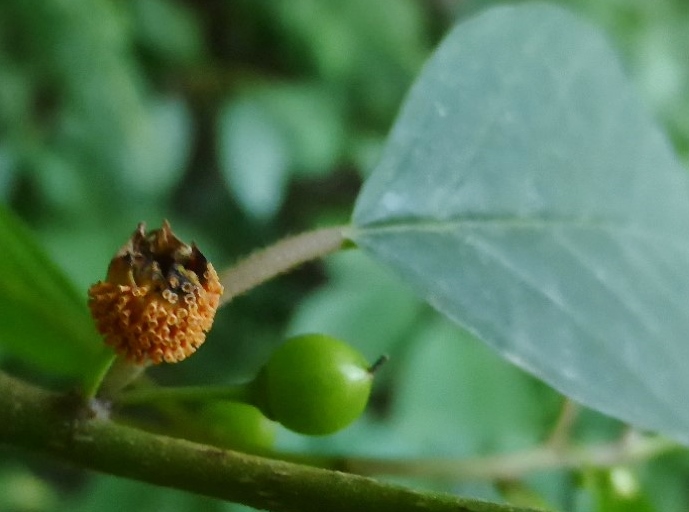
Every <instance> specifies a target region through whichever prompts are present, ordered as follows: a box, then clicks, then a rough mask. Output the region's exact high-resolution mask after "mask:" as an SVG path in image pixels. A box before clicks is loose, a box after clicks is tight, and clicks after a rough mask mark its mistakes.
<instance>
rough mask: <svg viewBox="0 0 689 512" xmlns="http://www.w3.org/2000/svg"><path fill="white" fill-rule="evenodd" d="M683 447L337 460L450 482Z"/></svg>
mask: <svg viewBox="0 0 689 512" xmlns="http://www.w3.org/2000/svg"><path fill="white" fill-rule="evenodd" d="M679 449H682V447H681V446H679V445H678V444H677V443H676V442H674V441H671V440H668V439H664V438H660V437H644V436H640V435H636V436H632V437H629V438H627V437H625V438H624V439H623V440H622V441H620V442H613V443H606V444H598V445H593V446H584V447H567V448H563V449H559V448H557V447H553V446H552V445H549V444H545V445H542V446H537V447H536V448H532V449H529V450H525V451H522V452H516V453H512V454H507V455H495V456H489V457H480V458H475V459H464V460H450V459H411V460H410V459H406V460H380V459H367V458H348V459H343V460H342V461H340V466H341V467H344V468H345V469H346V470H347V471H351V472H353V473H357V474H362V475H372V474H375V475H404V476H411V477H424V478H430V479H444V480H448V479H449V480H452V481H478V480H489V481H495V480H503V479H504V480H513V479H519V478H522V477H524V476H525V475H527V474H529V473H534V472H537V471H545V470H552V469H577V468H585V467H612V466H618V465H626V464H632V463H635V462H641V461H644V460H648V459H651V458H654V457H657V456H659V455H662V454H664V453H668V452H671V451H675V450H679Z"/></svg>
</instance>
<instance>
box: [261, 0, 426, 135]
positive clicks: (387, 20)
mask: <svg viewBox="0 0 689 512" xmlns="http://www.w3.org/2000/svg"><path fill="white" fill-rule="evenodd" d="M272 10H273V12H272V15H273V16H275V18H276V19H277V20H279V23H278V28H279V29H281V30H282V33H283V34H284V35H283V39H284V41H285V43H286V46H287V47H288V48H293V49H295V50H296V51H294V55H293V57H292V58H294V59H295V60H296V59H298V62H299V65H300V66H303V65H304V63H310V64H312V65H313V67H315V69H316V71H317V72H318V74H319V76H321V77H322V78H323V79H325V80H327V81H329V82H331V83H335V84H337V85H338V87H344V88H346V89H348V90H349V92H350V94H351V98H352V100H353V102H355V103H356V104H359V105H361V106H362V107H363V108H362V110H363V111H365V112H366V113H367V114H368V116H370V117H372V118H374V119H385V122H386V123H387V122H388V119H389V116H390V115H392V113H393V112H394V111H395V109H396V108H397V107H398V105H399V100H400V99H401V97H402V95H403V93H404V89H405V88H406V86H407V84H408V83H409V82H410V81H411V80H412V77H413V76H414V73H416V71H417V69H418V68H419V67H420V65H421V64H422V62H423V59H424V57H425V55H426V52H427V47H428V41H427V40H426V31H427V27H426V23H425V22H426V20H425V16H424V14H423V12H422V10H421V8H420V5H419V4H418V3H417V2H414V1H413V0H378V1H376V2H369V1H368V0H347V1H344V2H343V1H340V0H280V1H278V2H275V7H274V8H273V9H272Z"/></svg>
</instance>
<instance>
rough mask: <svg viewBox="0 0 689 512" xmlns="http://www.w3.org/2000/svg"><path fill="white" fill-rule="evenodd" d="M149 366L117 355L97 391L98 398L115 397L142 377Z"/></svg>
mask: <svg viewBox="0 0 689 512" xmlns="http://www.w3.org/2000/svg"><path fill="white" fill-rule="evenodd" d="M147 367H148V365H147V364H134V363H131V362H129V361H127V360H126V359H125V358H123V357H116V358H115V360H114V362H113V363H112V364H111V365H110V367H109V368H108V371H107V372H106V373H105V375H104V377H103V380H102V382H101V385H100V388H99V389H98V393H97V396H98V398H102V399H112V398H114V397H115V396H116V395H117V394H118V393H119V392H120V391H121V390H123V389H124V388H126V387H127V386H128V385H129V384H131V383H132V382H134V381H135V380H136V379H137V378H138V377H140V376H141V374H142V373H143V372H144V371H146V368H147Z"/></svg>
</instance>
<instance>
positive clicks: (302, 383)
mask: <svg viewBox="0 0 689 512" xmlns="http://www.w3.org/2000/svg"><path fill="white" fill-rule="evenodd" d="M372 381H373V374H372V373H371V371H370V369H369V365H368V363H367V362H366V360H365V359H364V357H363V356H362V355H361V354H360V353H359V352H357V351H356V350H355V349H354V348H352V347H350V346H349V345H347V344H346V343H344V342H342V341H339V340H337V339H335V338H332V337H330V336H325V335H322V334H305V335H301V336H296V337H294V338H290V339H288V340H287V341H285V343H284V344H282V345H281V346H279V347H278V348H277V349H276V350H275V352H274V353H273V355H272V356H271V358H270V360H269V361H268V362H267V363H266V365H265V366H264V367H263V368H262V369H261V371H260V372H259V374H258V376H257V377H256V379H255V380H254V381H253V383H252V391H253V398H254V403H255V404H256V405H257V407H259V408H260V409H261V410H262V411H263V413H264V414H265V415H266V416H268V417H269V418H271V419H273V420H275V421H278V422H280V423H282V424H283V425H284V426H285V427H287V428H288V429H290V430H293V431H295V432H299V433H300V434H308V435H325V434H332V433H333V432H336V431H338V430H340V429H342V428H344V427H346V426H347V425H349V424H350V423H352V422H353V421H354V420H356V419H357V418H358V417H359V416H361V413H362V412H363V411H364V408H365V407H366V403H367V402H368V397H369V395H370V393H371V384H372Z"/></svg>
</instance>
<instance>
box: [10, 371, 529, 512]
mask: <svg viewBox="0 0 689 512" xmlns="http://www.w3.org/2000/svg"><path fill="white" fill-rule="evenodd" d="M81 407H83V406H81V405H80V404H78V403H75V402H74V397H70V396H64V395H58V394H54V393H49V392H46V391H44V390H41V389H39V388H36V387H34V386H30V385H28V384H25V383H23V382H21V381H19V380H17V379H13V378H11V377H8V376H6V375H4V374H2V373H0V417H2V418H3V419H4V421H2V422H0V444H4V443H9V444H12V445H14V446H17V447H25V448H28V449H32V450H34V451H36V452H38V453H41V454H43V455H50V456H53V457H57V458H59V459H62V460H64V461H67V462H71V463H73V464H78V465H80V466H82V467H85V468H89V469H93V470H96V471H102V472H106V473H110V474H113V475H117V476H121V477H125V478H132V479H136V480H141V481H143V482H148V483H153V484H156V485H160V486H164V487H175V488H177V489H180V490H187V491H191V492H194V493H197V494H203V495H205V496H211V497H215V498H219V499H223V500H228V501H237V502H240V503H243V504H246V505H249V506H253V507H256V508H262V509H268V510H273V511H276V512H297V511H298V512H311V511H319V512H320V511H322V510H328V511H330V512H349V511H351V510H380V511H381V512H392V511H394V512H422V511H423V512H445V511H448V512H449V511H452V512H527V511H528V510H533V509H526V508H520V507H510V506H505V505H498V504H492V503H486V502H481V501H476V500H472V499H464V498H458V497H456V496H452V495H449V494H441V493H434V492H423V491H416V490H411V489H406V488H404V487H400V486H396V485H391V484H387V483H381V482H377V481H375V480H373V479H371V478H366V477H361V476H357V475H351V474H347V473H342V472H338V471H329V470H324V469H317V468H312V467H308V466H302V465H298V464H293V463H288V462H282V461H277V460H271V459H267V458H262V457H257V456H255V455H247V454H243V453H239V452H232V451H223V450H221V449H219V448H214V447H211V446H206V445H200V444H196V443H191V442H189V441H184V440H179V439H172V438H169V437H164V436H157V435H153V434H149V433H146V432H143V431H140V430H136V429H133V428H129V427H125V426H122V425H118V424H116V423H114V422H112V421H109V420H107V419H104V418H102V417H99V416H97V415H96V416H94V415H93V414H89V412H90V411H87V410H84V409H82V408H81Z"/></svg>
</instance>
